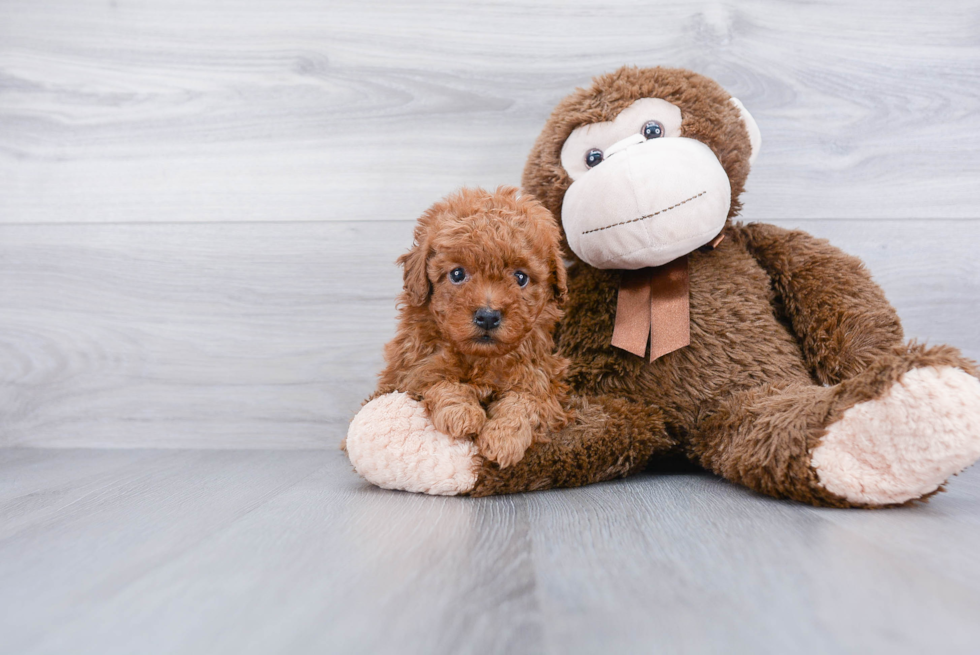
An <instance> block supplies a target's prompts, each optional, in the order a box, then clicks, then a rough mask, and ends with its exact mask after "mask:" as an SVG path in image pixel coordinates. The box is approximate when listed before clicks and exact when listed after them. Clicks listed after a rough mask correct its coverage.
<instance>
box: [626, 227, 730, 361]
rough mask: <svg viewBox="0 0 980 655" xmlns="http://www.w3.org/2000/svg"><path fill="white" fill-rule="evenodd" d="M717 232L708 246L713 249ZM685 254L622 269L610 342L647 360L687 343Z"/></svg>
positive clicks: (688, 295) (688, 310) (688, 307)
mask: <svg viewBox="0 0 980 655" xmlns="http://www.w3.org/2000/svg"><path fill="white" fill-rule="evenodd" d="M723 238H724V235H721V234H719V235H718V236H717V237H715V238H714V240H712V241H711V243H709V244H708V247H710V248H715V247H717V246H718V244H719V243H721V240H722V239H723ZM687 258H688V255H684V256H683V257H678V258H677V259H675V260H674V261H672V262H670V263H668V264H664V265H663V266H655V267H652V268H641V269H638V270H635V271H623V277H622V279H621V280H620V282H619V296H618V298H617V300H616V325H615V327H614V328H613V336H612V345H613V346H615V347H616V348H622V349H623V350H625V351H627V352H631V353H633V354H634V355H638V356H639V357H643V356H644V355H645V354H646V349H647V341H648V340H649V342H650V361H651V362H652V361H654V360H656V359H657V358H659V357H663V356H664V355H666V354H667V353H671V352H674V351H675V350H679V349H681V348H683V347H684V346H687V345H690V343H691V305H690V302H691V285H690V278H689V276H688V270H687Z"/></svg>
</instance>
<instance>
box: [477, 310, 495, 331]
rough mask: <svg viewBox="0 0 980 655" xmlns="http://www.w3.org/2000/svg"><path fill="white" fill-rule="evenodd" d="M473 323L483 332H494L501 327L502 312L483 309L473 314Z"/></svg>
mask: <svg viewBox="0 0 980 655" xmlns="http://www.w3.org/2000/svg"><path fill="white" fill-rule="evenodd" d="M473 322H474V323H476V326H477V327H478V328H480V329H481V330H494V329H496V328H497V327H499V326H500V310H498V309H490V308H489V307H481V308H480V309H478V310H476V311H475V312H473Z"/></svg>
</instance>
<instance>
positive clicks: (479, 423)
mask: <svg viewBox="0 0 980 655" xmlns="http://www.w3.org/2000/svg"><path fill="white" fill-rule="evenodd" d="M486 422H487V413H486V412H485V411H483V408H482V407H480V406H479V405H471V404H469V403H458V404H456V405H447V406H445V407H440V408H439V409H437V410H435V411H434V412H433V413H432V424H433V425H434V426H436V430H439V431H440V432H442V433H444V434H448V435H449V436H450V437H453V438H455V439H464V438H466V437H472V436H475V435H477V434H479V432H480V428H482V427H483V424H484V423H486Z"/></svg>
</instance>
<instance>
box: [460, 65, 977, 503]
mask: <svg viewBox="0 0 980 655" xmlns="http://www.w3.org/2000/svg"><path fill="white" fill-rule="evenodd" d="M643 97H654V98H663V99H666V100H668V101H669V102H672V103H674V104H675V105H677V106H678V107H680V109H681V111H682V116H683V123H682V135H683V136H685V137H692V138H696V139H698V140H700V141H702V142H703V143H705V144H707V145H708V146H709V147H710V148H711V149H712V151H714V153H715V155H716V156H717V157H718V159H719V160H720V162H721V163H722V166H723V167H724V168H725V170H726V172H727V173H728V176H729V178H730V179H731V185H732V205H731V212H730V214H729V223H728V225H727V226H726V228H725V231H724V233H725V236H726V237H727V238H726V239H725V240H724V241H723V242H722V243H721V245H720V246H719V247H718V248H717V249H715V250H711V251H706V252H705V251H697V252H694V253H692V254H691V255H690V256H689V265H690V294H691V295H690V312H691V345H690V346H688V347H685V348H682V349H680V350H678V351H675V352H672V353H670V354H668V355H665V356H663V357H661V358H659V359H657V360H656V361H654V362H652V363H651V362H648V361H646V360H645V359H644V358H642V357H637V356H634V355H631V354H629V353H627V352H624V351H622V350H619V349H616V348H614V347H612V346H611V345H610V340H611V337H612V331H613V322H614V317H615V309H616V295H617V289H618V285H619V279H620V272H619V271H614V270H598V269H595V268H592V267H591V266H589V265H587V264H585V263H583V262H582V261H578V260H576V261H575V262H574V264H573V265H572V266H571V268H570V270H569V274H568V275H569V281H568V285H569V291H568V300H567V302H566V305H565V310H566V314H565V317H564V319H563V320H562V321H561V323H560V324H559V326H558V329H557V332H556V339H557V341H558V344H559V348H560V351H561V353H562V354H563V355H564V356H566V357H568V358H570V360H571V366H570V368H569V380H570V382H571V384H572V386H573V389H574V391H575V392H576V393H577V394H580V395H581V396H585V397H586V399H584V400H579V401H577V403H578V404H573V405H572V406H571V408H572V410H573V413H574V414H575V420H574V421H573V422H572V423H571V424H570V425H569V426H568V427H567V428H565V430H563V431H562V432H561V433H559V434H557V435H555V436H553V438H552V440H551V442H550V443H544V444H536V445H534V446H533V447H532V448H531V449H530V450H529V451H528V453H527V456H526V457H525V459H524V461H522V462H521V463H520V464H518V465H517V466H515V467H513V468H511V469H508V470H507V471H505V472H501V471H500V470H499V469H497V468H496V467H494V466H492V465H489V464H488V465H486V466H484V468H483V470H482V472H481V475H480V480H479V482H478V483H477V487H476V489H475V490H474V492H473V493H474V494H475V495H488V494H493V493H506V492H513V491H522V490H528V489H540V488H545V487H550V486H575V485H580V484H587V483H590V482H596V481H599V480H605V479H609V478H612V477H617V476H622V475H628V474H631V473H634V472H636V471H639V470H641V469H642V468H643V467H644V466H645V465H646V464H647V462H649V461H650V460H651V458H654V457H661V456H665V455H668V454H673V453H677V452H681V453H684V454H685V455H686V456H687V457H688V458H689V459H690V460H691V461H693V462H696V463H698V464H700V465H702V466H704V467H706V468H708V469H710V470H712V471H714V472H716V473H718V474H719V475H722V476H724V477H725V478H727V479H728V480H731V481H732V482H736V483H739V484H743V485H746V486H748V487H750V488H752V489H755V490H757V491H759V492H762V493H765V494H769V495H772V496H776V497H788V498H794V499H796V500H799V501H803V502H808V503H812V504H815V505H830V506H853V505H854V504H853V503H848V502H847V501H846V500H844V499H843V498H840V497H837V496H835V495H834V494H832V493H830V492H828V491H826V490H825V489H823V487H821V486H820V485H819V484H818V483H817V478H816V474H815V472H814V470H813V468H812V466H811V465H810V451H811V449H812V448H813V447H814V446H815V445H816V444H817V443H819V440H820V439H821V437H822V435H823V434H824V433H825V431H826V428H827V426H828V425H830V424H831V423H833V422H834V421H836V420H838V419H839V418H840V417H841V416H842V414H843V412H844V411H845V410H846V409H848V408H850V407H853V406H854V405H855V404H857V403H860V402H864V401H867V400H872V399H877V398H880V397H882V395H883V394H885V393H886V392H887V391H888V390H889V388H890V387H891V386H892V385H893V384H894V383H895V382H896V381H897V380H898V379H899V378H900V377H901V375H902V374H903V373H905V372H907V371H909V370H911V369H913V368H917V367H922V366H929V365H949V366H956V367H959V368H962V369H963V370H966V371H968V372H970V373H973V374H976V371H975V369H974V368H973V366H972V363H971V362H969V361H968V360H965V359H964V358H962V357H961V356H960V355H959V354H958V353H957V352H956V351H955V350H954V349H952V348H948V347H939V348H931V349H926V348H923V347H921V346H915V345H912V346H906V345H903V341H902V339H903V337H902V328H901V324H900V322H899V319H898V316H897V314H896V313H895V310H894V309H893V308H892V307H891V306H890V305H889V304H888V301H887V300H886V299H885V297H884V294H883V293H882V291H881V289H879V288H878V286H877V285H875V284H874V282H873V281H872V280H871V277H870V275H869V274H868V272H867V270H866V269H865V268H864V266H863V265H862V264H861V262H860V261H859V260H858V259H856V258H854V257H850V256H848V255H845V254H844V253H842V252H841V251H839V250H838V249H836V248H834V247H833V246H831V245H830V244H828V243H827V242H825V241H822V240H819V239H815V238H813V237H812V236H810V235H808V234H806V233H804V232H798V231H789V230H784V229H780V228H777V227H773V226H769V225H742V224H731V222H730V219H731V218H732V217H734V216H735V215H736V214H737V213H738V211H739V208H740V203H739V195H740V193H741V192H742V189H743V187H744V183H745V179H746V176H747V174H748V169H749V164H748V159H749V154H750V145H749V139H748V135H747V132H746V130H745V128H744V126H743V124H742V122H741V120H740V117H739V112H738V110H737V109H736V108H735V107H734V106H733V105H732V104H730V102H729V98H730V96H729V95H728V94H727V93H726V92H725V91H724V90H723V89H721V87H719V86H718V85H717V84H716V83H715V82H713V81H711V80H709V79H707V78H705V77H702V76H700V75H697V74H695V73H692V72H689V71H683V70H673V69H663V68H653V69H636V68H624V69H622V70H619V71H617V72H615V73H612V74H609V75H604V76H601V77H598V78H596V79H595V81H594V83H593V84H592V86H591V87H589V88H587V89H580V90H578V91H576V92H575V93H573V94H572V95H570V96H569V97H568V98H566V99H565V100H563V101H562V102H561V103H560V104H559V105H558V107H557V108H556V109H555V111H554V113H553V114H552V116H551V118H550V119H549V120H548V122H547V124H546V125H545V127H544V130H543V131H542V133H541V136H540V137H539V138H538V140H537V142H536V144H535V146H534V149H533V150H532V152H531V154H530V156H529V158H528V161H527V166H526V168H525V170H524V177H523V185H524V188H525V190H526V191H529V192H530V193H532V194H534V195H535V196H536V197H537V198H539V199H540V200H541V202H542V203H543V204H544V206H545V207H546V208H548V209H549V210H551V211H552V212H553V213H555V215H560V211H561V205H562V201H563V198H564V194H565V191H566V190H567V189H568V187H569V185H570V184H571V179H570V178H569V177H568V175H567V174H566V172H565V171H564V169H563V168H562V166H561V163H560V153H561V148H562V144H563V143H564V141H565V139H566V138H567V137H568V136H569V134H570V133H571V132H572V130H573V129H575V128H576V127H579V126H582V125H585V124H588V123H591V122H596V121H607V120H611V119H613V118H614V117H615V116H616V115H617V114H618V113H619V112H620V111H622V110H623V109H625V108H626V107H628V106H629V105H630V104H632V103H633V102H634V101H635V100H637V99H639V98H643ZM569 255H571V253H569ZM827 385H833V386H827Z"/></svg>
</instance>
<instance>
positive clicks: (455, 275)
mask: <svg viewBox="0 0 980 655" xmlns="http://www.w3.org/2000/svg"><path fill="white" fill-rule="evenodd" d="M449 281H450V282H452V283H453V284H462V283H463V282H465V281H466V271H464V270H463V269H462V268H454V269H453V270H451V271H449Z"/></svg>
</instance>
